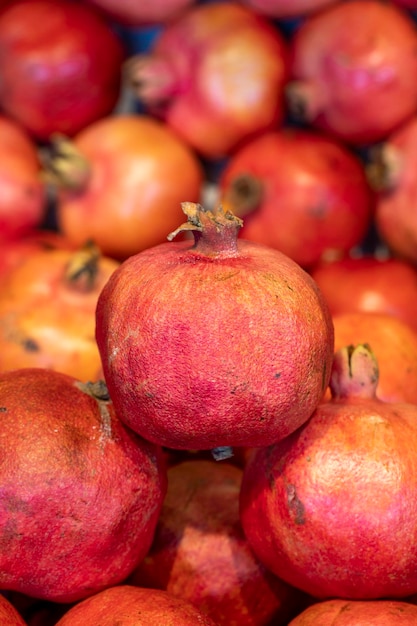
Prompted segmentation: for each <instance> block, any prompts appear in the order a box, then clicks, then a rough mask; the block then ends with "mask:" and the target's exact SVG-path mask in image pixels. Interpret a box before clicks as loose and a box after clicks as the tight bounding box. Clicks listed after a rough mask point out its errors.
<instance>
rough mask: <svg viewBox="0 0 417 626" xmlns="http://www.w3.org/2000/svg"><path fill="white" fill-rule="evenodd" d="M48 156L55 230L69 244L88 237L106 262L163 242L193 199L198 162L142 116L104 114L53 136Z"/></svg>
mask: <svg viewBox="0 0 417 626" xmlns="http://www.w3.org/2000/svg"><path fill="white" fill-rule="evenodd" d="M48 158H49V160H48V159H47V161H48V162H46V163H45V169H46V171H47V172H48V174H49V175H50V178H51V179H52V182H53V183H54V184H56V185H57V187H56V188H57V202H56V219H57V223H58V228H59V230H60V232H61V233H63V234H64V235H65V236H66V237H67V238H68V239H69V240H70V241H71V242H73V243H74V244H76V245H81V244H82V243H84V241H86V240H87V239H93V240H94V241H95V243H96V244H97V245H98V246H99V248H100V250H101V251H102V253H103V254H105V255H108V256H111V257H113V258H117V259H125V258H127V257H129V256H131V255H132V254H136V253H137V252H140V251H141V250H144V249H146V248H149V247H151V246H154V245H156V244H158V243H162V242H163V241H166V236H167V234H168V233H169V232H170V230H172V229H173V228H175V227H176V226H177V224H178V223H179V220H180V219H181V216H182V211H181V204H180V203H181V202H182V200H183V199H184V198H187V199H189V200H192V201H198V200H199V198H200V193H201V187H202V183H203V177H204V173H203V168H202V166H201V163H200V161H199V159H198V158H197V156H196V155H195V154H194V152H193V151H192V150H191V149H190V148H189V147H188V145H187V144H186V143H185V142H184V141H182V140H181V139H180V138H179V137H178V136H177V135H176V134H175V133H174V132H172V131H171V130H170V129H169V128H168V127H167V126H166V125H164V124H163V123H161V122H159V121H158V120H156V119H153V118H152V117H150V116H148V115H132V114H126V115H117V116H109V117H106V118H105V119H102V120H100V121H97V122H96V123H94V124H91V125H89V126H88V128H85V129H84V130H83V131H82V132H80V133H79V134H77V135H76V136H75V137H74V138H73V139H72V140H71V141H68V139H66V138H64V137H56V138H54V142H53V143H52V149H51V152H50V154H49V157H48Z"/></svg>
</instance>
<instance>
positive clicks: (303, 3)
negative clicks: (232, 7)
mask: <svg viewBox="0 0 417 626" xmlns="http://www.w3.org/2000/svg"><path fill="white" fill-rule="evenodd" d="M338 1H340V0H240V2H242V4H244V5H245V6H247V7H249V8H251V9H253V10H255V11H257V12H258V13H261V14H263V15H267V16H268V17H272V18H276V19H283V18H288V17H303V18H304V17H305V16H306V15H309V14H311V13H315V12H316V11H319V10H320V9H323V8H324V7H327V6H329V5H331V4H335V3H336V2H338Z"/></svg>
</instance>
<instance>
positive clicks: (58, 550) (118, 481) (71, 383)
mask: <svg viewBox="0 0 417 626" xmlns="http://www.w3.org/2000/svg"><path fill="white" fill-rule="evenodd" d="M0 407H1V409H0V416H1V424H2V437H1V440H0V449H1V452H0V458H1V465H0V484H1V493H2V497H1V500H0V545H1V550H0V588H1V589H6V590H14V591H19V592H21V593H25V594H27V595H29V596H34V597H38V598H44V599H47V600H54V601H57V602H73V601H75V600H78V599H81V598H83V597H87V596H89V595H91V594H93V593H95V592H98V591H100V590H101V589H104V588H106V587H108V586H110V585H113V584H116V583H119V582H121V581H122V580H124V578H125V577H126V576H127V575H128V574H129V573H130V571H131V570H132V569H133V568H134V567H135V566H136V565H137V564H138V563H139V562H140V560H141V559H142V558H143V557H144V556H145V554H146V552H147V551H148V549H149V547H150V544H151V542H152V538H153V533H154V530H155V525H156V522H157V519H158V516H159V512H160V509H161V506H162V502H163V498H164V495H165V490H166V470H165V463H164V458H163V456H162V454H161V452H160V450H159V448H158V447H155V446H154V445H152V444H150V443H149V442H147V441H144V440H142V439H140V438H138V437H137V436H136V435H134V434H133V433H132V432H131V431H130V430H128V429H126V428H125V427H124V426H123V424H122V423H121V422H120V421H119V420H118V418H117V417H116V415H115V413H114V409H113V406H112V403H111V401H110V400H109V398H108V394H107V390H106V388H105V385H103V384H98V383H91V384H87V383H84V382H80V381H78V380H77V379H75V378H73V377H71V376H67V375H66V374H62V373H60V372H54V371H52V370H48V369H46V368H23V369H19V370H11V371H8V372H3V373H1V374H0Z"/></svg>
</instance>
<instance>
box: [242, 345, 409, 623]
mask: <svg viewBox="0 0 417 626" xmlns="http://www.w3.org/2000/svg"><path fill="white" fill-rule="evenodd" d="M358 348H359V349H360V350H361V351H364V352H365V355H363V354H362V355H361V353H360V352H359V353H358V349H356V350H354V352H353V356H351V358H350V359H349V360H348V359H346V361H345V363H344V371H342V373H341V367H340V362H337V360H336V358H337V356H338V355H339V356H340V354H342V353H343V352H345V351H346V352H349V351H350V349H351V348H344V349H343V351H338V352H336V353H335V364H334V369H333V373H332V379H331V382H330V385H331V388H332V392H333V394H334V395H333V399H332V401H330V402H327V403H323V404H321V405H320V406H319V407H318V409H317V410H316V411H315V413H314V414H313V416H312V417H311V419H310V420H309V421H308V422H307V423H306V424H305V425H303V426H302V427H301V428H300V429H298V431H297V432H295V433H293V434H291V435H290V436H289V437H288V438H286V439H285V440H284V441H281V442H279V443H278V444H275V445H274V446H270V447H268V448H263V449H258V450H257V451H256V453H255V454H254V455H252V456H251V458H250V460H249V462H248V464H247V465H246V467H245V470H244V476H243V481H242V488H241V502H240V507H241V508H240V510H241V521H242V526H243V529H244V531H245V534H246V537H247V538H248V541H249V543H250V544H251V545H252V547H253V549H254V551H255V553H256V554H257V555H258V557H259V558H260V560H261V561H262V562H263V563H264V564H265V566H266V567H268V568H269V569H270V570H271V571H272V572H274V573H275V574H276V575H277V576H279V577H281V578H282V579H283V580H286V581H287V582H288V583H290V584H293V585H294V586H297V587H299V588H300V589H302V590H304V591H306V592H307V593H309V594H310V595H312V596H314V597H316V598H320V599H326V598H331V597H335V598H349V599H360V600H365V599H377V598H384V597H385V598H386V597H389V598H401V597H405V596H407V595H411V594H412V593H414V592H415V590H416V589H417V555H416V551H415V549H414V546H415V544H416V541H417V503H416V499H415V490H416V488H417V484H416V483H417V453H416V450H417V421H416V418H417V406H416V405H414V404H400V403H397V404H389V403H384V402H382V401H380V400H378V399H377V398H376V396H375V387H376V384H377V381H378V373H377V367H376V365H375V366H374V365H373V364H372V360H371V359H370V356H369V355H370V354H371V353H370V352H369V349H367V348H366V347H365V346H359V347H358ZM358 354H359V356H364V358H363V359H362V364H359V366H358V364H357V363H355V362H354V360H353V359H354V358H356V357H357V356H358ZM366 359H368V361H367V363H368V364H369V365H370V366H371V367H369V368H368V369H369V371H368V370H366V368H365V367H362V366H363V365H364V363H365V362H366ZM373 363H375V361H374V360H373ZM381 623H382V622H381Z"/></svg>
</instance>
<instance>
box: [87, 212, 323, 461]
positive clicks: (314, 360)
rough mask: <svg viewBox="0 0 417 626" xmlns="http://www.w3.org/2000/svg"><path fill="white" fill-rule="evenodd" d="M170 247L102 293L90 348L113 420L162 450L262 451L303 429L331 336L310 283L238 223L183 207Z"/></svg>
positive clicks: (127, 266) (131, 267)
mask: <svg viewBox="0 0 417 626" xmlns="http://www.w3.org/2000/svg"><path fill="white" fill-rule="evenodd" d="M183 209H184V213H185V215H186V217H187V221H186V222H185V223H184V224H182V225H179V227H178V229H177V231H174V232H173V233H171V235H170V239H173V238H174V237H175V235H176V234H177V232H181V231H187V232H191V233H192V234H193V239H192V240H191V241H189V240H186V241H178V242H176V241H170V242H166V243H163V244H160V245H159V246H155V247H153V248H149V249H148V250H145V251H143V252H141V253H139V254H137V255H134V256H132V257H130V258H129V259H127V260H126V261H124V263H122V265H121V266H120V267H119V268H118V269H117V270H116V271H115V272H113V274H112V276H111V277H110V279H109V280H108V282H107V284H106V285H105V286H104V288H103V290H102V292H101V294H100V296H99V299H98V302H97V310H96V340H97V345H98V348H99V351H100V355H101V359H102V366H103V372H104V377H105V379H106V382H107V385H108V388H109V392H110V395H111V397H112V399H113V402H114V406H115V409H116V411H117V414H118V415H119V417H120V419H121V420H123V421H124V422H125V423H126V424H127V425H128V426H130V427H131V428H132V429H133V430H135V431H136V432H138V433H139V434H140V435H142V436H143V437H145V438H147V439H149V440H150V441H154V442H155V443H158V444H159V445H163V446H166V447H168V448H184V449H190V448H191V449H216V448H219V447H220V448H221V447H233V446H261V445H266V444H268V443H273V442H275V441H278V440H279V439H281V438H283V437H285V436H287V435H288V434H289V433H290V432H292V431H293V430H295V429H296V428H298V426H300V425H301V424H302V423H303V422H305V421H306V420H307V419H308V418H309V417H310V415H311V414H312V412H313V411H314V409H315V408H316V406H317V404H318V403H319V402H320V400H321V398H322V397H323V394H324V392H325V390H326V387H327V383H328V380H329V377H330V368H331V363H332V358H333V348H334V346H333V341H334V337H333V324H332V320H331V316H330V313H329V311H328V307H327V304H326V302H325V300H324V299H323V297H322V295H321V293H320V291H319V290H318V289H317V287H316V284H315V283H314V281H313V280H312V279H311V277H310V275H309V274H307V273H306V272H305V271H304V270H302V269H301V267H300V266H299V265H297V264H296V263H295V262H294V261H292V260H291V259H290V258H289V257H287V256H286V255H283V254H282V253H281V252H279V251H278V250H274V249H272V248H268V247H266V246H259V245H258V244H254V243H252V242H250V241H247V240H243V239H239V238H238V231H239V228H240V225H241V220H240V219H239V218H237V217H236V216H234V215H233V214H232V213H230V212H229V211H224V210H223V209H222V208H221V207H219V208H218V209H216V210H215V211H211V210H206V209H205V208H204V207H202V206H201V205H199V204H195V203H191V202H189V203H184V204H183Z"/></svg>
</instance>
